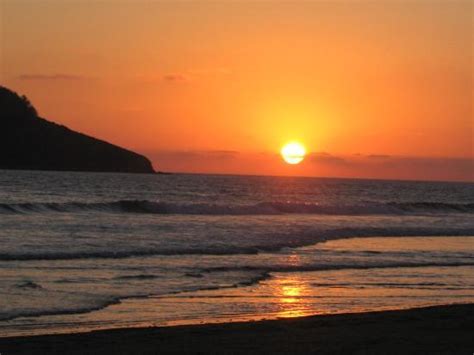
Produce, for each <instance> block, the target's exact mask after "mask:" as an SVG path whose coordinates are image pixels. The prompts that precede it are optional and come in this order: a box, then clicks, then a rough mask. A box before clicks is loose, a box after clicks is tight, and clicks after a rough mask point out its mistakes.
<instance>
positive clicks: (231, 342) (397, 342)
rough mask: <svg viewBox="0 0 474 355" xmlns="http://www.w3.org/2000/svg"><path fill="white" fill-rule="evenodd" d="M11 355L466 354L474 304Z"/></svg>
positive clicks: (187, 331)
mask: <svg viewBox="0 0 474 355" xmlns="http://www.w3.org/2000/svg"><path fill="white" fill-rule="evenodd" d="M0 353H1V354H2V355H10V354H12V355H13V354H167V353H181V354H189V353H192V354H210V353H227V354H228V353H231V354H235V353H239V354H249V353H265V354H275V353H277V354H281V353H286V354H290V353H291V354H298V353H299V354H310V353H314V354H466V355H471V354H473V353H474V305H453V306H443V307H430V308H423V309H415V310H407V311H389V312H374V313H361V314H343V315H329V316H314V317H305V318H293V319H286V320H276V321H261V322H250V323H229V324H218V325H201V326H180V327H167V328H145V329H119V330H107V331H97V332H92V333H83V334H68V335H49V336H37V337H18V338H0Z"/></svg>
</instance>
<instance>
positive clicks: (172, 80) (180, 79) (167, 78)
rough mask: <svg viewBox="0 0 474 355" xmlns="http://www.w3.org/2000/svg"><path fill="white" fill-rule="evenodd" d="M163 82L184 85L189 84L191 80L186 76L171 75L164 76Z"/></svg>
mask: <svg viewBox="0 0 474 355" xmlns="http://www.w3.org/2000/svg"><path fill="white" fill-rule="evenodd" d="M163 80H164V81H166V82H169V83H183V82H187V81H188V80H189V78H188V77H187V76H186V75H184V74H179V73H170V74H166V75H164V76H163Z"/></svg>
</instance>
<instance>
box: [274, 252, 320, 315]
mask: <svg viewBox="0 0 474 355" xmlns="http://www.w3.org/2000/svg"><path fill="white" fill-rule="evenodd" d="M287 262H288V264H290V265H297V264H299V263H300V258H299V256H298V255H296V254H292V255H289V256H288V260H287ZM275 281H276V282H275V287H274V291H275V294H274V296H275V298H276V299H277V300H278V302H279V305H278V312H277V316H278V317H282V318H292V317H301V316H305V315H308V314H310V309H308V307H307V302H306V299H307V297H308V296H309V295H310V293H311V292H310V289H309V285H308V284H307V282H305V280H304V279H303V278H301V277H300V275H299V274H288V275H286V276H284V277H283V278H280V279H277V280H275ZM312 313H314V310H313V312H312Z"/></svg>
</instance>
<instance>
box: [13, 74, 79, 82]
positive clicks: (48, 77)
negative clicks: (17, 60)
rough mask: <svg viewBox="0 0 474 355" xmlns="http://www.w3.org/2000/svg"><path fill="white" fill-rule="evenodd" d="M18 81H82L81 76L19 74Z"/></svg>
mask: <svg viewBox="0 0 474 355" xmlns="http://www.w3.org/2000/svg"><path fill="white" fill-rule="evenodd" d="M17 78H18V79H20V80H45V81H46V80H84V79H87V78H86V77H84V76H81V75H73V74H21V75H19V76H18V77H17Z"/></svg>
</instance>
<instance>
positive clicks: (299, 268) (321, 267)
mask: <svg viewBox="0 0 474 355" xmlns="http://www.w3.org/2000/svg"><path fill="white" fill-rule="evenodd" d="M433 266H436V267H455V266H474V261H468V260H465V261H443V262H436V261H426V262H418V261H414V262H410V261H407V262H403V261H393V262H390V261H387V262H384V263H378V264H377V263H372V264H354V263H347V264H344V263H339V264H310V265H267V266H265V267H262V266H252V265H246V266H216V267H209V268H205V269H203V270H202V272H207V273H214V272H238V271H245V272H261V273H265V274H271V273H275V272H282V273H293V272H296V273H298V272H312V271H330V270H369V269H391V268H411V267H416V268H418V267H433Z"/></svg>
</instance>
